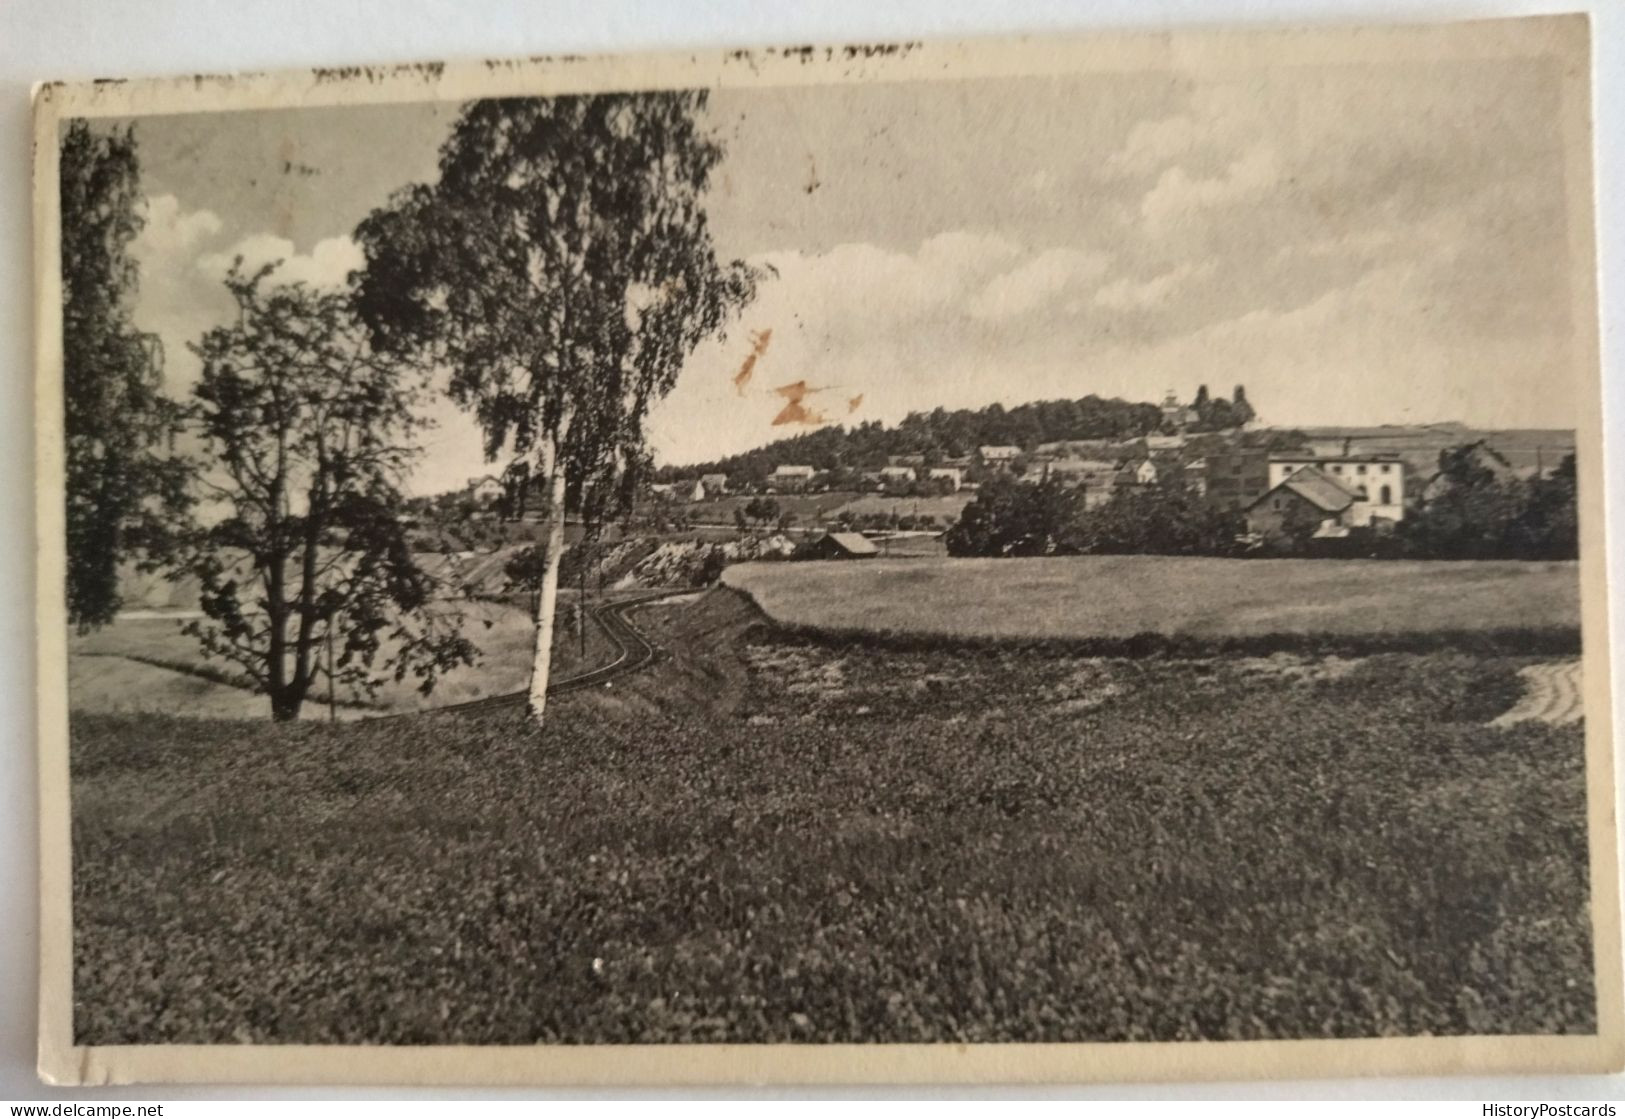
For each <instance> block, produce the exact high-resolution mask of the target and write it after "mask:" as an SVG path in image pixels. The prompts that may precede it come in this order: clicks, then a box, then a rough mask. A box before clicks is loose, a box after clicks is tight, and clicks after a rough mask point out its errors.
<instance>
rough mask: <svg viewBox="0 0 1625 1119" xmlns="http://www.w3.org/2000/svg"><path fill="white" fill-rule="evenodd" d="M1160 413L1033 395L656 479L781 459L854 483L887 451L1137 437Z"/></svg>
mask: <svg viewBox="0 0 1625 1119" xmlns="http://www.w3.org/2000/svg"><path fill="white" fill-rule="evenodd" d="M1161 424H1162V412H1161V410H1160V409H1159V408H1158V407H1157V406H1156V405H1155V404H1144V403H1138V404H1137V403H1131V402H1129V401H1126V400H1117V399H1104V398H1102V397H1098V396H1085V397H1083V398H1081V399H1078V400H1039V401H1035V402H1033V403H1031V404H1021V405H1017V406H1016V407H1014V408H1008V409H1007V408H1005V407H1004V406H1003V405H1000V404H992V405H989V406H988V407H986V408H979V409H974V410H973V409H956V410H953V411H949V410H948V409H945V408H936V409H933V410H932V411H930V412H910V413H909V414H908V415H907V416H905V417H904V418H903V420H902V422H901V423H899V424H898V425H897V426H896V427H887V426H886V425H885V424H882V423H880V422H879V421H871V422H868V423H861V424H857V425H855V426H853V427H850V428H848V427H842V426H839V425H835V426H830V427H825V428H820V429H819V430H817V431H809V432H806V433H804V434H801V435H794V436H791V437H790V438H788V439H779V440H775V441H774V442H772V443H769V444H767V445H766V446H765V447H758V448H757V449H755V450H753V451H745V452H743V453H741V454H737V455H730V456H728V457H726V458H722V459H718V460H716V461H714V462H706V463H698V464H693V465H689V466H683V467H667V468H663V469H662V470H661V471H659V472H658V476H659V477H660V478H661V479H662V480H669V479H671V478H676V477H686V476H689V475H692V474H696V473H722V474H726V475H728V477H729V478H730V479H731V480H733V481H734V482H735V483H736V484H753V483H754V484H760V483H761V482H762V481H764V480H766V478H767V476H768V475H769V474H771V473H772V472H773V468H774V467H776V466H779V465H781V464H787V463H800V464H804V465H807V466H811V467H814V468H815V469H818V470H827V471H833V472H836V473H835V476H834V477H832V479H831V488H842V487H843V486H845V485H850V484H854V480H855V478H856V472H857V471H858V470H861V469H874V468H878V467H881V466H884V465H886V462H887V459H888V457H889V456H892V455H910V454H918V455H923V456H924V460H923V461H924V463H925V464H926V465H934V464H935V463H937V462H939V461H941V460H942V459H946V458H959V457H963V456H967V455H971V454H974V453H975V451H976V448H977V447H981V446H990V445H992V446H1016V447H1031V446H1034V445H1036V444H1038V443H1050V442H1059V441H1061V440H1067V439H1137V438H1139V437H1141V436H1143V435H1146V434H1149V433H1151V432H1155V431H1156V430H1157V429H1158V427H1159V426H1160V425H1161Z"/></svg>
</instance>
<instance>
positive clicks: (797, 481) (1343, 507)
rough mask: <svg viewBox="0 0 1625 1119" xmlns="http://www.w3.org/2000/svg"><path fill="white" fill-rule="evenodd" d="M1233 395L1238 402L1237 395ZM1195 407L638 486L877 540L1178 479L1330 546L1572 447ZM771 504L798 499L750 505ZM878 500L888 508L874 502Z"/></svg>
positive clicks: (688, 513) (671, 508) (1534, 437)
mask: <svg viewBox="0 0 1625 1119" xmlns="http://www.w3.org/2000/svg"><path fill="white" fill-rule="evenodd" d="M1240 393H1241V390H1239V389H1238V400H1242V399H1244V398H1243V397H1241V396H1240ZM1207 400H1208V397H1207V392H1206V389H1205V388H1204V389H1203V390H1202V392H1201V394H1200V395H1199V397H1198V399H1197V401H1195V402H1192V403H1186V402H1183V401H1181V400H1179V399H1178V398H1177V396H1176V395H1175V394H1174V393H1173V392H1171V391H1170V392H1169V393H1168V394H1167V395H1166V397H1165V398H1164V400H1163V401H1162V403H1161V405H1160V406H1158V412H1159V414H1160V422H1157V423H1156V425H1155V430H1149V431H1146V432H1145V433H1143V434H1140V435H1136V436H1134V437H1130V438H1098V439H1066V440H1053V441H1044V442H1035V443H1031V444H1028V445H1018V444H1014V443H1010V444H981V445H978V446H976V447H975V448H974V449H973V450H971V451H970V453H966V454H959V455H943V454H932V453H928V452H910V453H901V454H888V455H885V456H884V463H883V464H880V465H875V464H869V465H865V466H863V467H861V468H848V467H842V466H833V467H824V468H820V467H819V466H816V465H814V464H812V463H809V462H798V461H790V460H785V461H775V462H773V464H772V467H771V469H770V470H766V471H764V470H761V469H756V470H744V469H735V470H733V471H725V470H705V471H702V472H697V473H693V474H689V475H682V474H679V475H678V476H676V477H670V476H669V472H668V480H664V481H656V482H653V483H651V484H649V485H648V486H647V487H646V490H645V492H644V502H646V504H647V506H648V507H649V508H652V509H653V510H654V511H655V512H656V514H657V515H658V514H659V513H660V512H661V511H664V512H665V513H666V514H669V515H670V516H671V517H672V518H674V519H676V520H677V521H679V523H683V522H686V523H690V524H706V523H728V522H729V521H735V522H738V523H740V525H741V526H743V525H744V524H745V523H747V521H748V520H754V519H758V518H756V517H750V516H747V515H746V514H745V513H743V512H742V509H743V508H745V507H742V506H741V505H740V504H739V501H738V499H741V498H755V499H758V500H757V501H756V503H755V506H754V508H755V510H756V511H757V512H758V513H760V512H763V511H765V510H767V509H770V508H771V509H774V510H777V509H778V508H779V506H780V505H781V504H783V505H785V507H786V508H789V509H794V508H798V507H799V508H801V509H803V510H806V509H808V508H809V506H808V504H807V500H806V499H808V498H818V497H835V498H838V497H840V496H842V495H849V496H850V497H852V498H853V499H863V498H869V499H871V500H868V501H864V500H853V501H851V502H850V503H849V504H847V505H842V504H841V503H839V502H830V503H826V502H818V503H816V504H814V505H812V506H810V508H811V509H813V510H815V517H812V518H809V517H799V518H798V517H797V515H795V514H793V513H792V515H791V516H790V517H789V518H788V523H785V524H781V526H780V527H789V524H790V523H794V522H795V521H797V520H798V519H799V520H800V521H801V522H802V523H801V528H802V531H803V532H806V531H808V530H810V529H812V528H813V527H814V525H813V524H809V523H807V522H808V521H811V520H814V519H816V521H817V524H818V527H822V528H824V529H826V530H828V531H831V532H836V531H846V532H848V533H850V531H851V530H852V529H854V528H856V529H860V530H868V531H870V532H871V533H884V532H886V531H887V530H896V529H898V528H899V527H902V528H904V529H906V530H910V531H915V532H918V531H929V530H937V531H940V530H944V529H946V528H947V527H949V526H950V525H951V524H952V522H953V521H954V520H955V519H956V516H957V511H958V510H959V509H962V508H963V506H964V504H966V503H967V502H968V501H970V500H971V499H972V498H973V497H974V495H975V494H976V493H977V492H978V491H979V490H980V489H981V488H982V487H984V486H986V485H988V484H989V483H990V482H993V481H995V480H1000V479H1005V480H1007V479H1018V480H1020V481H1023V482H1029V483H1034V484H1043V483H1047V484H1050V485H1054V486H1059V487H1062V488H1065V489H1067V490H1069V491H1075V496H1076V497H1077V498H1079V499H1080V500H1081V504H1082V506H1083V507H1084V508H1087V509H1094V508H1098V507H1100V506H1104V505H1106V504H1107V503H1109V502H1111V501H1112V500H1113V498H1114V497H1119V496H1123V495H1125V494H1129V493H1132V492H1134V491H1135V490H1142V489H1147V488H1149V487H1158V486H1162V487H1166V486H1168V485H1169V484H1171V483H1174V482H1178V483H1179V484H1182V485H1183V486H1184V487H1186V488H1187V489H1188V490H1189V492H1190V493H1191V494H1193V495H1194V496H1195V497H1197V498H1199V499H1200V501H1201V502H1203V503H1205V505H1206V507H1207V508H1208V509H1211V510H1219V511H1225V512H1231V513H1236V514H1239V515H1240V517H1241V518H1242V519H1243V521H1244V523H1245V530H1246V533H1247V534H1248V535H1249V536H1250V537H1252V538H1254V539H1255V540H1259V541H1262V540H1268V539H1271V538H1274V537H1278V536H1279V535H1280V534H1282V533H1283V532H1285V531H1287V530H1288V529H1289V528H1291V529H1296V527H1297V526H1303V525H1306V524H1307V525H1308V526H1309V527H1310V530H1311V534H1312V535H1313V536H1314V537H1316V538H1320V539H1330V538H1338V537H1345V536H1347V535H1349V534H1350V532H1351V531H1353V530H1356V529H1360V530H1370V531H1374V532H1378V533H1380V532H1383V531H1385V530H1388V529H1390V528H1391V527H1392V526H1396V525H1398V524H1400V523H1402V522H1403V521H1404V520H1405V518H1406V517H1407V515H1408V514H1410V513H1411V512H1412V511H1414V510H1416V509H1417V508H1419V507H1420V506H1421V505H1423V504H1425V503H1426V502H1427V501H1429V500H1430V499H1432V498H1434V497H1436V496H1438V495H1439V493H1440V492H1441V490H1442V488H1443V487H1444V486H1446V485H1448V484H1449V483H1448V479H1446V478H1444V477H1443V476H1442V475H1441V473H1440V452H1441V451H1444V450H1446V449H1453V450H1454V451H1455V452H1457V453H1458V454H1460V455H1464V456H1466V459H1467V460H1468V461H1470V463H1471V464H1472V465H1473V467H1474V468H1476V469H1478V470H1481V471H1483V472H1485V473H1486V474H1487V475H1488V476H1491V477H1493V478H1495V479H1497V480H1499V481H1513V480H1524V481H1529V480H1532V479H1536V478H1542V477H1546V476H1549V475H1550V474H1551V472H1552V471H1554V470H1556V469H1557V468H1558V466H1559V465H1560V463H1561V462H1562V461H1563V459H1564V457H1565V456H1566V455H1569V454H1571V453H1572V451H1573V437H1572V433H1566V432H1553V431H1542V432H1505V433H1477V432H1473V431H1471V430H1470V429H1467V428H1464V427H1462V426H1460V425H1457V424H1437V425H1425V426H1382V427H1367V428H1310V429H1272V428H1266V427H1263V426H1262V425H1260V424H1259V423H1258V422H1257V420H1256V419H1255V418H1254V417H1253V416H1252V411H1251V408H1250V406H1245V405H1244V406H1243V407H1244V411H1240V414H1239V415H1238V416H1237V418H1238V419H1239V420H1240V422H1237V423H1235V424H1233V425H1230V426H1225V427H1220V428H1218V429H1215V427H1214V425H1213V424H1212V423H1211V422H1209V423H1204V420H1211V417H1212V412H1211V411H1210V410H1209V409H1208V408H1207V407H1206V403H1207ZM1220 403H1221V404H1226V403H1227V402H1223V401H1220ZM1198 405H1200V406H1202V407H1200V408H1199V407H1198ZM1135 407H1138V408H1144V407H1145V406H1135ZM1232 414H1234V413H1232ZM767 450H768V451H769V452H771V451H772V450H773V448H771V447H770V448H768V449H767ZM467 496H468V498H469V499H470V500H471V501H472V503H473V504H474V505H475V506H476V507H477V508H478V509H481V510H495V509H502V508H510V509H511V507H512V506H513V503H514V502H513V499H514V496H515V495H514V485H513V482H512V479H509V480H508V481H507V482H504V480H503V479H501V478H497V477H489V476H488V477H482V478H478V479H475V480H473V481H472V482H471V483H470V485H469V490H468V494H467ZM780 498H784V499H796V501H795V502H793V503H789V502H783V503H781V502H774V503H773V504H772V505H769V504H768V503H767V502H765V501H763V500H760V499H780ZM887 498H891V499H898V500H894V501H891V502H886V501H884V500H881V501H878V502H877V501H876V500H873V499H887ZM910 498H912V499H915V502H914V504H913V510H914V512H913V513H912V514H911V513H910V511H909V503H908V502H907V501H906V500H901V499H910ZM724 499H734V500H732V501H730V502H726V503H725V502H724ZM919 499H927V500H926V501H925V502H924V505H925V508H926V510H927V511H926V512H923V513H922V512H920V508H921V504H922V503H921V502H920V500H919ZM932 499H936V500H932ZM941 499H950V500H941ZM952 499H957V500H952ZM724 510H726V512H724ZM843 513H844V515H843ZM780 515H781V516H782V514H780ZM853 543H854V544H855V542H853ZM851 550H855V551H857V552H861V553H864V554H867V553H868V552H869V551H871V549H867V548H863V547H855V548H854V549H851Z"/></svg>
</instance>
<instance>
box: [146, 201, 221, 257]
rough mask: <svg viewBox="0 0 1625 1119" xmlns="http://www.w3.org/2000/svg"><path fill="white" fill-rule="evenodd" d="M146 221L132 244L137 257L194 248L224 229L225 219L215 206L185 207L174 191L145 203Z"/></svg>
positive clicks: (161, 255) (160, 254)
mask: <svg viewBox="0 0 1625 1119" xmlns="http://www.w3.org/2000/svg"><path fill="white" fill-rule="evenodd" d="M142 216H143V217H144V218H145V219H146V224H145V225H143V226H142V227H141V233H140V234H139V235H138V236H137V237H136V239H135V242H134V243H133V244H132V245H131V250H132V251H133V252H134V254H135V256H136V258H137V259H145V260H152V259H156V258H159V257H164V256H175V255H180V254H183V253H186V252H189V251H191V250H192V249H194V248H195V247H196V246H197V245H199V244H201V243H202V242H204V241H207V240H209V239H210V238H212V237H214V236H215V235H216V234H218V233H219V232H220V229H221V221H220V217H219V215H218V214H216V213H215V212H214V211H213V210H190V211H183V210H182V209H181V203H180V199H178V198H176V197H175V196H174V195H173V194H160V195H157V196H154V197H150V198H148V199H147V200H146V204H145V205H144V206H143V207H142Z"/></svg>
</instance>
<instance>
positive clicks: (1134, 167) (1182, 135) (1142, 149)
mask: <svg viewBox="0 0 1625 1119" xmlns="http://www.w3.org/2000/svg"><path fill="white" fill-rule="evenodd" d="M1198 135H1199V132H1198V128H1197V124H1196V122H1195V121H1194V120H1192V119H1191V117H1189V116H1188V115H1186V114H1183V113H1181V114H1179V115H1178V116H1172V117H1163V118H1162V119H1161V120H1148V121H1141V122H1140V123H1139V124H1136V125H1135V126H1134V128H1133V129H1132V130H1131V131H1130V132H1129V134H1128V139H1127V140H1125V141H1124V142H1123V146H1122V147H1121V148H1119V149H1118V150H1117V151H1115V152H1113V153H1112V154H1111V156H1110V157H1109V158H1107V160H1106V170H1107V172H1108V173H1109V174H1111V175H1113V176H1116V177H1128V176H1136V175H1149V174H1152V173H1153V172H1155V171H1157V170H1158V169H1160V168H1162V167H1165V166H1167V165H1168V164H1169V163H1170V162H1172V161H1174V160H1176V159H1178V158H1180V157H1181V156H1184V155H1186V154H1187V153H1189V152H1190V151H1191V149H1192V148H1194V147H1195V146H1196V141H1197V137H1198Z"/></svg>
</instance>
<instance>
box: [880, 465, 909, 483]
mask: <svg viewBox="0 0 1625 1119" xmlns="http://www.w3.org/2000/svg"><path fill="white" fill-rule="evenodd" d="M880 480H881V481H882V482H912V481H913V480H914V468H913V467H912V466H882V467H881V468H880Z"/></svg>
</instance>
